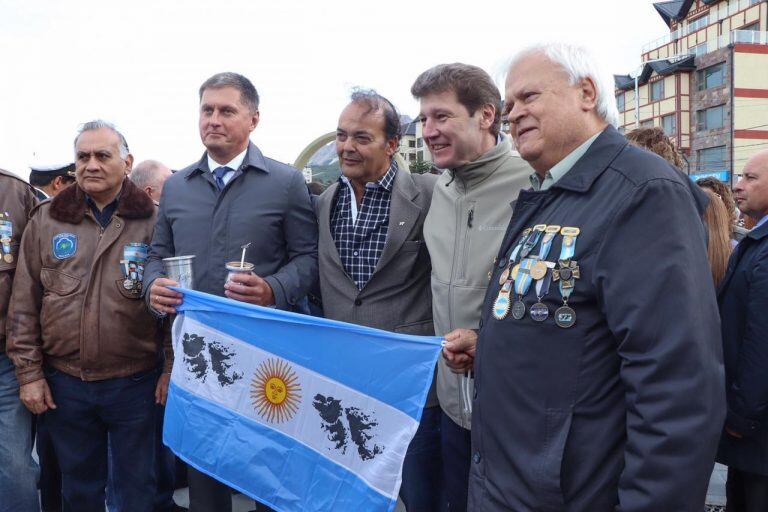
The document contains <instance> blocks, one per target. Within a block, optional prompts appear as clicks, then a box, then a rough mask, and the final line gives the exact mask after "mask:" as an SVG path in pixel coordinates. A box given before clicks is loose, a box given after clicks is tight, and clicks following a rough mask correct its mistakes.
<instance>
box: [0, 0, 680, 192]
mask: <svg viewBox="0 0 768 512" xmlns="http://www.w3.org/2000/svg"><path fill="white" fill-rule="evenodd" d="M652 4H653V2H652V1H650V0H580V1H569V0H503V1H496V0H465V1H461V2H457V1H453V0H411V1H400V0H388V1H386V2H384V1H381V2H371V1H361V0H358V1H356V2H352V1H335V0H327V1H325V2H319V1H305V0H285V1H282V2H274V1H268V0H207V1H199V0H183V1H181V0H164V1H145V0H132V1H130V2H122V1H121V2H116V1H110V0H98V1H93V0H77V1H70V2H63V1H60V0H35V1H29V2H23V1H20V0H0V98H2V101H3V102H4V105H3V106H4V108H3V109H2V113H0V168H3V169H7V170H10V171H12V172H15V173H17V174H19V175H21V176H23V177H25V178H26V177H27V176H28V173H29V166H30V165H31V164H54V163H64V162H67V161H71V160H72V154H73V149H72V147H73V146H72V144H73V139H74V137H75V135H76V134H77V129H78V126H79V125H80V124H82V123H83V122H86V121H89V120H92V119H96V118H101V119H105V120H107V121H110V122H113V123H115V125H116V126H117V127H118V129H120V131H121V132H122V133H123V134H124V135H125V137H126V139H127V140H128V144H129V146H130V149H131V152H132V153H133V155H134V158H135V159H136V162H139V161H141V160H145V159H148V158H152V159H157V160H160V161H162V162H164V163H165V164H167V165H168V166H169V167H171V168H173V169H179V168H182V167H184V166H186V165H189V164H191V163H193V162H195V161H197V160H198V159H199V158H200V157H201V155H202V154H203V151H204V148H203V146H202V144H201V143H200V139H199V135H198V131H197V109H198V96H197V94H198V88H199V86H200V84H201V83H202V82H203V81H204V80H205V79H206V78H208V77H209V76H211V75H213V74H214V73H217V72H220V71H236V72H239V73H242V74H244V75H245V76H247V77H248V78H250V79H251V81H252V82H253V83H254V85H255V86H256V88H257V89H258V91H259V95H260V97H261V105H260V109H259V110H260V113H261V120H260V123H259V126H258V127H257V128H256V130H255V131H254V133H253V134H252V137H251V140H253V141H254V142H255V143H256V144H257V145H258V146H259V147H260V148H261V150H262V151H263V152H264V153H265V154H266V155H267V156H270V157H272V158H275V159H277V160H280V161H284V162H288V163H292V162H293V161H294V160H295V159H296V157H297V156H298V155H299V153H300V152H301V150H302V149H304V147H306V146H307V145H308V144H309V143H310V142H312V141H313V140H314V139H315V138H317V137H318V136H320V135H322V134H324V133H327V132H330V131H333V130H335V128H336V122H337V120H338V115H339V113H340V112H341V110H342V109H343V108H344V106H345V105H346V104H347V103H348V99H349V93H350V91H351V89H352V88H353V87H355V86H360V87H368V88H374V89H376V90H377V91H378V92H379V93H380V94H383V95H384V96H386V97H388V98H389V99H390V100H392V101H393V102H394V103H395V105H396V106H397V107H398V109H399V110H400V111H401V113H402V114H407V115H410V116H412V117H414V116H416V115H417V114H418V102H416V101H415V100H414V99H413V98H412V97H411V95H410V92H409V91H410V86H411V84H412V83H413V81H414V80H415V78H416V77H417V76H418V75H419V73H421V72H422V71H424V70H425V69H427V68H429V67H431V66H434V65H436V64H440V63H445V62H466V63H470V64H475V65H478V66H480V67H482V68H484V69H485V70H487V71H488V72H489V73H490V74H491V76H493V77H494V79H496V80H497V82H498V84H499V85H500V86H501V85H502V83H503V76H504V72H505V67H506V66H505V64H506V62H507V61H508V59H509V58H510V57H511V56H512V55H513V54H514V53H515V52H516V51H517V50H519V49H521V48H524V47H525V46H528V45H530V44H534V43H538V42H545V41H567V42H575V43H578V44H581V45H583V46H585V47H587V48H588V49H590V50H591V51H592V52H593V54H594V55H595V56H596V57H597V58H598V59H599V60H600V61H601V62H602V63H603V65H604V67H605V68H606V70H607V71H609V72H611V73H620V74H627V73H629V72H630V71H632V70H633V69H635V68H637V66H638V65H639V59H640V49H641V47H642V45H643V44H645V43H647V42H649V41H652V40H655V39H657V38H659V37H661V36H663V35H665V34H666V33H667V32H668V29H667V27H666V25H665V24H664V22H663V21H662V19H661V17H660V16H659V15H658V14H657V13H656V11H655V9H654V8H653V5H652Z"/></svg>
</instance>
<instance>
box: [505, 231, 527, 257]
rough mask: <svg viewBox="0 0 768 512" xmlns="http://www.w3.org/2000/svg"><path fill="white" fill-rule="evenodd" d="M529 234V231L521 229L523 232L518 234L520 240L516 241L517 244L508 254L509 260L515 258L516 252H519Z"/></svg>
mask: <svg viewBox="0 0 768 512" xmlns="http://www.w3.org/2000/svg"><path fill="white" fill-rule="evenodd" d="M530 235H531V232H530V231H527V230H526V231H523V234H522V235H521V236H520V240H518V241H517V245H516V246H515V248H514V250H513V251H512V253H511V254H510V255H509V262H510V263H512V262H513V261H515V259H517V253H518V252H520V248H521V247H522V246H523V243H524V242H525V241H526V240H527V239H528V237H529V236H530Z"/></svg>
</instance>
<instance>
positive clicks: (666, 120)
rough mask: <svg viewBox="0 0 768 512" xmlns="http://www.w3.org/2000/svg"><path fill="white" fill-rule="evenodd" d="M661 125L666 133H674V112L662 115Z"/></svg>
mask: <svg viewBox="0 0 768 512" xmlns="http://www.w3.org/2000/svg"><path fill="white" fill-rule="evenodd" d="M661 127H662V128H663V129H664V133H666V134H667V135H675V134H676V133H677V118H676V117H675V114H669V115H668V116H663V117H662V118H661Z"/></svg>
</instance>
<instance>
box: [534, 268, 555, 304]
mask: <svg viewBox="0 0 768 512" xmlns="http://www.w3.org/2000/svg"><path fill="white" fill-rule="evenodd" d="M551 284H552V271H551V270H549V269H547V275H545V276H544V278H543V279H540V280H539V281H538V282H537V283H536V298H537V299H538V301H539V302H541V299H543V298H544V297H546V296H547V294H548V293H549V286H550V285H551Z"/></svg>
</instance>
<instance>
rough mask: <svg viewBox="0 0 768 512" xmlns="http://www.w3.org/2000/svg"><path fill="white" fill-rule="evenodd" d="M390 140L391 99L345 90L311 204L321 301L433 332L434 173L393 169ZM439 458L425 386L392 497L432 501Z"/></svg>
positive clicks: (412, 503)
mask: <svg viewBox="0 0 768 512" xmlns="http://www.w3.org/2000/svg"><path fill="white" fill-rule="evenodd" d="M399 140H400V118H399V116H398V114H397V111H396V110H395V107H394V106H393V105H392V103H390V102H389V101H388V100H387V99H386V98H384V97H382V96H380V95H378V94H376V93H375V92H373V91H356V92H354V93H353V94H352V102H351V103H350V104H349V105H347V107H346V108H345V109H344V110H343V111H342V113H341V116H340V117H339V125H338V128H337V131H336V152H337V153H338V155H339V163H340V166H341V171H342V176H341V177H340V178H339V181H338V182H337V183H335V184H334V185H331V186H330V187H329V188H328V190H326V191H325V192H324V193H323V195H321V196H320V198H319V201H318V203H317V213H318V222H319V227H320V234H319V253H318V256H319V264H320V288H321V294H322V298H323V307H324V311H325V316H326V317H327V318H332V319H334V320H342V321H344V322H350V323H354V324H359V325H365V326H369V327H376V328H379V329H385V330H388V331H394V332H399V333H408V334H420V335H432V334H433V333H434V328H433V323H432V295H431V290H430V268H431V267H430V263H429V253H428V252H427V247H426V244H425V243H424V235H423V233H422V226H423V224H424V219H425V217H426V216H427V211H428V210H429V204H430V201H431V199H432V189H433V188H434V184H435V181H436V178H437V177H436V176H434V175H430V174H426V175H413V176H412V175H410V174H409V173H408V171H407V170H406V169H400V168H398V165H397V163H396V162H395V161H394V159H393V155H394V154H395V152H396V151H397V147H398V143H399ZM393 378H394V376H393ZM433 388H434V386H433ZM440 460H441V458H440V409H439V407H437V397H436V394H435V392H434V389H432V390H431V393H430V396H429V398H428V400H427V406H426V407H425V409H424V412H423V415H422V419H421V424H420V426H419V429H418V431H417V432H416V436H415V437H414V439H413V441H412V442H411V445H410V447H409V448H408V452H407V454H406V456H405V463H404V465H403V484H402V487H401V489H400V496H401V498H402V500H403V502H404V503H405V506H406V508H407V509H408V510H417V511H427V512H428V511H432V510H438V509H439V504H440V500H441V489H440V476H441V475H440V472H441V469H440Z"/></svg>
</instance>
